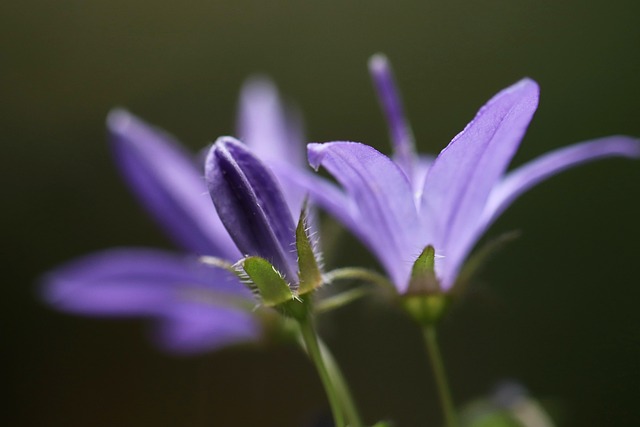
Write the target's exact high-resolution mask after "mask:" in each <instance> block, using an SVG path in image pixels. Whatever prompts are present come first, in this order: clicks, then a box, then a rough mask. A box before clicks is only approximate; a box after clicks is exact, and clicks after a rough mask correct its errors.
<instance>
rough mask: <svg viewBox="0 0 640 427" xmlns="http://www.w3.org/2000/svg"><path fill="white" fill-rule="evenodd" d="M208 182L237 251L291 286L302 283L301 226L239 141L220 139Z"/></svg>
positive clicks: (264, 170)
mask: <svg viewBox="0 0 640 427" xmlns="http://www.w3.org/2000/svg"><path fill="white" fill-rule="evenodd" d="M205 177H206V180H207V185H208V187H209V193H210V194H211V199H212V200H213V203H214V204H215V206H216V210H217V211H218V215H219V216H220V219H221V220H222V223H223V224H224V225H225V227H226V228H227V231H228V232H229V235H230V236H231V238H232V239H233V241H234V242H235V243H236V245H237V246H238V249H240V251H241V252H242V253H243V254H244V255H245V256H259V257H261V258H264V259H266V260H267V261H269V262H270V263H271V264H272V265H273V266H274V267H275V268H276V270H278V272H279V273H280V274H282V276H284V278H285V279H286V280H287V281H288V282H289V283H291V284H295V283H297V281H298V276H297V265H298V263H297V254H296V246H295V245H296V224H295V222H294V221H293V218H292V216H291V213H290V211H289V208H288V207H287V203H286V201H285V199H284V196H283V195H282V192H281V191H280V188H279V186H278V184H277V183H276V179H275V177H274V176H273V175H272V174H271V173H270V172H269V170H268V169H267V168H266V167H265V166H264V165H263V164H262V163H261V162H260V161H259V160H258V159H257V158H256V157H255V156H254V155H253V154H251V152H250V151H249V150H248V149H247V147H246V146H244V145H243V144H242V143H240V141H238V140H236V139H234V138H231V137H221V138H218V140H217V141H216V143H215V144H214V145H213V147H211V151H209V155H208V156H207V160H206V163H205Z"/></svg>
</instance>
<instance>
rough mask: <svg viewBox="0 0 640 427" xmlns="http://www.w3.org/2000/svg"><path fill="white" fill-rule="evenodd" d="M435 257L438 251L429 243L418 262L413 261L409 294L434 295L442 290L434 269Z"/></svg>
mask: <svg viewBox="0 0 640 427" xmlns="http://www.w3.org/2000/svg"><path fill="white" fill-rule="evenodd" d="M435 257H436V251H435V249H434V248H433V246H431V245H428V246H427V247H426V248H424V250H423V251H422V253H421V254H420V256H419V257H418V259H417V260H416V262H414V263H413V268H412V269H411V279H410V280H409V288H408V289H407V294H411V295H432V294H438V293H440V292H441V289H440V284H439V283H438V279H437V278H436V273H435V270H434V266H435Z"/></svg>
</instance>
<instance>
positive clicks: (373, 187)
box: [308, 142, 421, 291]
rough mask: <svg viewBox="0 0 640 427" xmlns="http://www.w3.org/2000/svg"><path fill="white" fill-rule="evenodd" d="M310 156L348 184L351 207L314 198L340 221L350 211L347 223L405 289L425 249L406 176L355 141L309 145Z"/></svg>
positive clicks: (383, 158)
mask: <svg viewBox="0 0 640 427" xmlns="http://www.w3.org/2000/svg"><path fill="white" fill-rule="evenodd" d="M308 156H309V163H310V164H311V166H313V167H314V168H316V169H317V168H319V167H320V166H323V167H325V168H326V169H327V170H328V171H329V172H330V173H331V174H332V175H333V176H334V177H335V178H336V179H337V180H338V181H339V182H340V184H342V186H343V187H344V189H345V191H346V192H347V193H348V194H349V196H350V202H351V203H350V205H346V206H344V207H342V208H338V209H336V207H335V204H332V205H328V204H325V203H324V202H323V200H322V199H317V200H316V199H314V200H315V201H316V202H317V203H318V204H320V205H321V206H323V207H324V208H325V209H327V210H329V211H330V212H331V213H332V214H335V215H336V216H338V217H340V216H342V217H344V216H346V214H345V210H348V211H349V212H350V216H351V218H352V219H351V221H349V222H348V223H347V224H345V225H347V226H351V229H352V231H354V233H355V234H356V235H358V236H361V237H362V238H363V240H364V243H365V244H366V245H367V246H368V247H369V248H370V249H371V250H372V251H373V252H374V253H375V254H376V256H377V257H378V259H379V260H380V262H381V263H382V264H383V266H384V267H385V269H386V270H387V272H388V273H389V275H390V276H391V278H392V280H393V281H394V283H395V284H396V286H397V287H398V288H399V290H400V291H402V290H404V289H405V287H406V286H407V282H408V277H409V272H410V270H411V265H412V262H413V261H414V260H415V258H416V257H417V256H418V255H419V254H420V250H421V248H420V244H419V240H418V239H419V238H420V233H419V230H420V228H419V227H420V224H419V222H418V218H417V215H416V206H415V204H414V201H413V194H412V191H411V185H410V183H409V181H408V179H407V177H406V175H405V174H404V173H403V172H402V170H400V168H399V167H398V166H397V165H396V164H395V163H394V162H393V161H391V159H389V158H388V157H386V156H385V155H383V154H381V153H379V152H378V151H376V150H375V149H373V148H371V147H369V146H367V145H364V144H359V143H354V142H330V143H325V144H309V145H308ZM312 196H313V194H312Z"/></svg>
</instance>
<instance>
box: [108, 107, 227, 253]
mask: <svg viewBox="0 0 640 427" xmlns="http://www.w3.org/2000/svg"><path fill="white" fill-rule="evenodd" d="M107 125H108V127H109V131H110V134H111V142H112V144H113V149H114V152H115V158H116V162H117V164H118V166H119V167H120V171H121V172H122V174H123V175H124V177H125V179H126V180H127V182H128V183H129V185H130V186H131V187H132V189H133V191H134V193H135V194H136V195H137V196H138V197H139V198H140V200H141V201H142V202H143V204H144V205H145V207H146V208H147V210H148V211H149V213H150V214H151V215H153V216H154V217H155V218H156V220H158V222H159V223H160V224H161V225H162V226H163V227H164V228H165V230H166V231H167V232H168V233H169V235H170V236H171V237H172V238H174V239H175V240H176V241H177V242H178V243H179V244H180V245H182V246H183V247H184V248H186V249H188V250H190V251H193V252H195V253H198V254H206V255H215V256H221V257H225V258H229V259H236V258H237V257H238V256H239V254H238V251H237V249H236V248H235V246H234V245H233V242H232V241H231V239H230V238H229V236H228V235H227V233H226V231H225V230H224V227H223V226H222V224H221V222H220V220H219V219H218V217H217V216H216V214H215V209H214V207H213V205H212V204H211V200H210V199H209V197H207V188H206V185H205V183H204V179H203V178H202V172H199V170H198V169H197V168H196V167H195V163H194V161H193V159H192V158H191V157H190V156H189V155H188V154H187V153H185V152H184V150H183V149H182V148H181V147H180V145H179V144H178V143H177V142H176V141H175V140H174V139H173V138H171V137H170V136H169V135H167V134H165V133H163V132H162V131H160V130H158V129H154V128H152V127H151V126H149V125H147V124H145V123H144V122H142V121H141V120H139V119H137V118H136V117H134V116H133V115H131V114H129V113H128V112H126V111H123V110H114V111H112V112H111V113H110V114H109V117H108V118H107Z"/></svg>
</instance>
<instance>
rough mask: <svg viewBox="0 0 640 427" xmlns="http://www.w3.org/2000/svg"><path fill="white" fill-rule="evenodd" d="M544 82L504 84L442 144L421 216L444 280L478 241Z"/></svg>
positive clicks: (429, 177)
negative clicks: (496, 187)
mask: <svg viewBox="0 0 640 427" xmlns="http://www.w3.org/2000/svg"><path fill="white" fill-rule="evenodd" d="M538 94H539V89H538V85H537V84H536V83H535V82H534V81H533V80H530V79H523V80H521V81H520V82H518V83H516V84H515V85H513V86H511V87H509V88H507V89H504V90H502V91H501V92H499V93H498V94H497V95H496V96H494V97H493V98H492V99H491V100H490V101H489V102H488V103H487V104H486V105H485V106H484V107H482V108H481V109H480V111H479V112H478V114H477V115H476V117H475V118H474V119H473V120H472V121H471V123H469V124H468V125H467V127H466V128H465V129H464V130H463V131H462V132H461V133H460V134H458V135H457V136H456V137H455V138H454V139H453V140H452V141H451V143H449V145H448V146H447V147H446V148H445V149H444V150H442V152H441V153H440V155H439V156H438V157H437V158H436V160H435V161H434V163H433V165H432V167H431V169H430V170H429V173H428V175H427V178H426V181H425V189H424V192H423V195H422V205H421V216H422V217H423V218H425V220H427V221H429V222H428V223H426V224H425V226H426V227H427V230H428V234H427V236H428V237H429V238H430V239H432V240H431V241H429V242H427V243H429V244H433V245H434V247H435V248H436V251H437V253H439V254H441V255H444V258H443V259H441V260H440V261H441V262H440V267H439V268H438V274H439V278H440V279H441V280H442V282H443V286H445V287H447V286H450V285H451V281H452V279H453V278H454V276H455V274H456V271H457V269H458V268H459V265H460V263H461V261H462V259H463V258H464V257H465V256H466V255H467V253H468V251H469V250H470V249H471V246H473V244H474V243H475V241H474V240H473V239H474V238H475V237H474V236H475V229H476V228H477V227H478V222H479V218H480V215H481V214H482V211H483V208H484V205H485V203H486V201H487V198H488V197H489V193H490V191H491V189H492V188H493V186H494V184H495V183H496V182H497V180H498V179H499V178H500V176H501V175H502V174H503V173H504V171H505V169H506V167H507V166H508V164H509V162H510V161H511V158H512V157H513V155H514V153H515V151H516V149H517V148H518V145H519V144H520V141H521V140H522V138H523V136H524V134H525V131H526V129H527V126H528V125H529V122H530V121H531V119H532V117H533V114H534V112H535V110H536V108H537V105H538Z"/></svg>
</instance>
